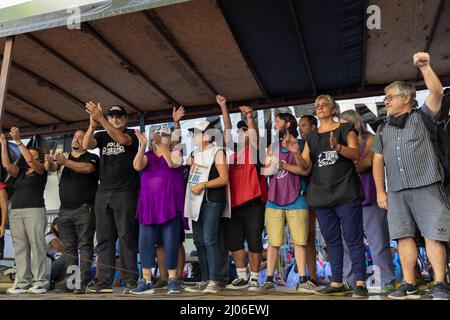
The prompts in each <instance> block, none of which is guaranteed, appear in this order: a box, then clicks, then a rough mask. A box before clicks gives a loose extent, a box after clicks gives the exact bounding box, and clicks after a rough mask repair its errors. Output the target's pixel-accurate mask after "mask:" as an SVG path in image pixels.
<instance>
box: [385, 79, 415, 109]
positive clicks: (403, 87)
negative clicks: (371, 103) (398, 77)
mask: <svg viewBox="0 0 450 320" xmlns="http://www.w3.org/2000/svg"><path fill="white" fill-rule="evenodd" d="M391 89H397V92H398V94H399V95H400V96H402V97H407V96H410V97H411V101H410V102H409V104H410V105H411V107H414V105H415V103H416V101H415V100H416V87H415V86H414V85H413V84H412V83H410V82H406V81H394V82H392V83H391V84H389V85H388V86H387V87H386V88H384V93H386V92H387V91H388V90H391Z"/></svg>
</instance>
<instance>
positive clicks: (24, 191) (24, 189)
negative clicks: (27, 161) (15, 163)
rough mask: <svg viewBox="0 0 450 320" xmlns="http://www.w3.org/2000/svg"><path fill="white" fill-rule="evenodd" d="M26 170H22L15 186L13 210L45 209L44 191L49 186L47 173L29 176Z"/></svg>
mask: <svg viewBox="0 0 450 320" xmlns="http://www.w3.org/2000/svg"><path fill="white" fill-rule="evenodd" d="M25 172H26V169H24V168H20V170H19V175H18V176H17V179H16V182H15V184H14V195H13V197H12V199H11V209H26V208H44V207H45V202H44V190H45V185H46V184H47V172H44V173H43V174H37V173H36V172H32V173H31V174H29V175H27V174H26V173H25Z"/></svg>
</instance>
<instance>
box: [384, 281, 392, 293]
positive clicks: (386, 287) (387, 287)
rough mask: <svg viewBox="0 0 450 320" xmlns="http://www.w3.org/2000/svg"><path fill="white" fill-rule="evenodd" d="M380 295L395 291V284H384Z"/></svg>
mask: <svg viewBox="0 0 450 320" xmlns="http://www.w3.org/2000/svg"><path fill="white" fill-rule="evenodd" d="M381 291H382V293H384V294H390V293H392V292H394V291H395V283H394V282H391V283H386V284H385V285H384V286H383V288H382V289H381Z"/></svg>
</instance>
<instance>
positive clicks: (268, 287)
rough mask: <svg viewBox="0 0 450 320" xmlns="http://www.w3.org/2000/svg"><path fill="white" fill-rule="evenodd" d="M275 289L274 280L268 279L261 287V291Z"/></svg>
mask: <svg viewBox="0 0 450 320" xmlns="http://www.w3.org/2000/svg"><path fill="white" fill-rule="evenodd" d="M273 290H275V285H274V284H273V282H268V281H266V282H265V283H264V284H263V286H262V287H261V291H263V292H270V291H273Z"/></svg>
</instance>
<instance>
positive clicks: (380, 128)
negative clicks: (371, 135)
mask: <svg viewBox="0 0 450 320" xmlns="http://www.w3.org/2000/svg"><path fill="white" fill-rule="evenodd" d="M387 123H388V120H387V117H385V118H384V120H383V122H382V123H381V124H380V127H379V128H378V134H379V135H380V141H381V146H382V147H383V148H384V145H383V130H384V128H385V127H386V124H387Z"/></svg>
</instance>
